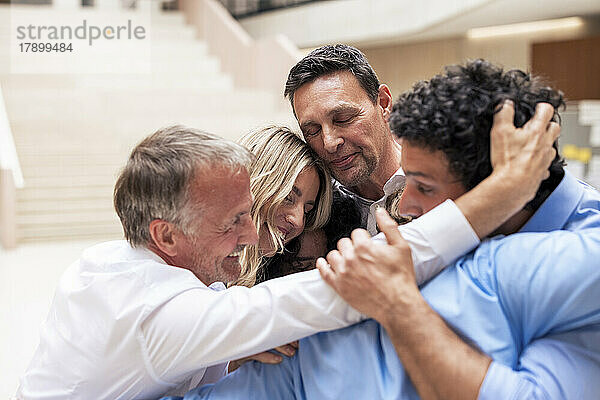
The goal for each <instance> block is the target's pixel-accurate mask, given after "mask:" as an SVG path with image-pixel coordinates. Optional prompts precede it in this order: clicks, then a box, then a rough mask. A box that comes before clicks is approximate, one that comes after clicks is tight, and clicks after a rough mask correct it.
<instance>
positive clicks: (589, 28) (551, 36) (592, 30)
mask: <svg viewBox="0 0 600 400" xmlns="http://www.w3.org/2000/svg"><path fill="white" fill-rule="evenodd" d="M599 25H600V24H599V23H598V18H596V19H592V20H587V21H586V23H585V24H584V25H583V26H582V27H580V28H574V29H571V30H565V31H554V32H545V33H537V34H529V35H521V36H506V37H502V38H494V39H467V38H466V37H457V38H449V39H442V40H436V41H430V42H419V43H409V44H398V45H390V46H384V47H376V48H367V47H361V50H362V51H363V52H364V53H365V55H366V56H367V58H368V59H369V62H370V63H371V65H372V66H373V68H374V69H375V71H376V72H377V75H378V77H379V79H380V81H381V82H384V83H386V84H388V85H389V86H390V88H391V90H392V94H393V96H394V98H395V97H397V96H398V95H399V94H400V93H402V92H403V91H405V90H408V89H410V88H411V86H412V85H413V84H414V82H416V81H418V80H422V79H429V78H431V77H432V76H433V75H435V74H437V73H439V72H441V71H442V69H443V67H444V66H445V65H448V64H456V63H463V62H465V61H466V60H469V59H475V58H485V59H488V60H490V61H492V62H494V63H497V64H501V65H503V66H504V67H505V68H519V69H523V70H529V69H530V62H531V61H530V52H531V44H532V43H538V42H548V41H557V40H566V39H576V38H583V37H588V36H590V35H593V34H598V33H600V29H599ZM557 62H560V60H557Z"/></svg>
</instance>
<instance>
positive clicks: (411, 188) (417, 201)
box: [398, 140, 467, 217]
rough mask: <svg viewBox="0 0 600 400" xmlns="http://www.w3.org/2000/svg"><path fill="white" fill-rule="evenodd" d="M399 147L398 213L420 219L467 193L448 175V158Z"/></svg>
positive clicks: (417, 148)
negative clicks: (400, 184)
mask: <svg viewBox="0 0 600 400" xmlns="http://www.w3.org/2000/svg"><path fill="white" fill-rule="evenodd" d="M401 144H402V169H403V170H404V174H405V175H406V186H405V188H404V192H403V193H402V196H401V197H400V202H399V205H398V208H399V213H400V214H401V215H404V216H411V217H420V216H421V215H423V214H425V213H426V212H428V211H429V210H431V209H432V208H434V207H435V206H437V205H438V204H440V203H443V202H444V201H446V200H447V199H451V200H456V199H457V198H458V197H460V196H461V195H462V194H464V193H465V192H466V191H467V190H466V189H465V187H464V185H463V184H462V183H461V182H460V180H459V179H458V178H457V177H456V176H455V175H454V174H453V173H452V172H450V168H449V165H448V159H447V158H446V155H445V154H444V153H443V152H441V151H439V150H438V151H431V150H429V149H427V148H424V147H420V146H418V145H416V144H411V143H410V142H407V141H406V140H403V141H402V142H401Z"/></svg>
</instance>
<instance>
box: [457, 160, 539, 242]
mask: <svg viewBox="0 0 600 400" xmlns="http://www.w3.org/2000/svg"><path fill="white" fill-rule="evenodd" d="M533 194H535V192H532V191H531V190H529V191H528V190H524V189H523V188H519V187H518V184H517V183H516V182H514V179H513V177H512V176H511V175H510V174H508V173H505V172H494V173H492V175H490V176H488V177H487V178H486V179H484V180H483V181H481V182H480V183H479V184H478V185H477V186H476V187H474V188H473V189H472V190H470V191H469V192H467V193H465V194H464V195H462V196H461V197H459V198H458V199H457V200H455V203H456V206H457V207H458V208H459V209H460V211H461V212H462V213H463V215H464V216H465V218H466V219H467V220H468V221H469V223H470V224H471V227H472V228H473V230H474V231H475V233H476V234H477V236H478V237H479V238H481V239H482V238H484V237H486V236H488V235H490V234H491V233H492V232H494V231H495V230H496V229H498V227H500V225H502V224H503V223H504V222H506V221H507V220H508V219H509V218H510V217H512V216H513V215H515V214H516V213H517V212H519V211H520V210H521V209H522V208H523V207H524V206H525V205H526V204H527V203H528V202H529V201H530V200H531V199H532V198H533Z"/></svg>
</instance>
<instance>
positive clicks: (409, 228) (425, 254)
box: [374, 200, 479, 285]
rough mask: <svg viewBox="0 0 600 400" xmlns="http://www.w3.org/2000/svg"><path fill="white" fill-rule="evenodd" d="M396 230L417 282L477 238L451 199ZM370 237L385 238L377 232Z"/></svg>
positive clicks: (469, 247) (474, 244)
mask: <svg viewBox="0 0 600 400" xmlns="http://www.w3.org/2000/svg"><path fill="white" fill-rule="evenodd" d="M398 229H399V230H400V233H401V234H402V237H403V238H404V240H406V241H407V242H408V244H409V246H410V249H411V251H412V257H413V264H414V268H415V276H416V279H417V284H419V285H422V284H424V283H425V282H427V281H428V280H430V279H431V278H433V277H434V276H436V275H437V274H438V273H439V272H440V271H441V270H443V269H444V267H445V266H447V265H449V264H451V263H452V262H453V261H455V260H456V259H457V258H459V257H461V256H463V255H465V254H466V253H468V252H469V251H471V250H473V249H474V248H475V247H477V245H478V244H479V237H478V236H477V234H476V233H475V231H474V230H473V228H472V227H471V225H470V224H469V221H467V219H466V218H465V216H464V215H463V214H462V212H461V211H460V209H459V208H458V207H457V206H456V204H455V203H454V202H453V201H452V200H446V201H445V202H443V203H442V204H440V205H438V206H437V207H435V208H433V209H432V210H431V211H429V212H428V213H426V214H423V215H422V216H421V217H419V218H417V219H415V220H414V221H412V222H410V223H408V224H405V225H401V226H400V227H399V228H398ZM374 240H376V241H385V236H384V235H383V233H380V234H378V235H377V236H375V237H374Z"/></svg>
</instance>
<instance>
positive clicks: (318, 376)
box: [186, 60, 600, 399]
mask: <svg viewBox="0 0 600 400" xmlns="http://www.w3.org/2000/svg"><path fill="white" fill-rule="evenodd" d="M507 100H510V101H511V103H510V105H509V109H510V110H511V111H512V112H511V113H510V114H508V115H507V114H506V113H500V112H498V108H499V106H501V105H502V104H503V103H505V102H506V101H507ZM540 102H548V103H550V104H552V107H553V110H555V111H556V110H557V109H558V107H559V106H561V105H562V104H563V99H562V96H561V95H560V93H559V92H556V91H554V90H552V89H550V88H547V87H545V86H543V85H542V84H541V83H540V82H539V81H538V80H537V79H535V78H532V77H531V76H529V75H527V74H525V73H523V72H521V71H508V72H505V71H503V70H502V69H501V68H498V67H496V66H494V65H492V64H490V63H488V62H485V61H482V60H478V61H474V62H470V63H468V64H467V65H465V66H453V67H449V68H447V69H446V72H445V73H444V74H442V75H438V76H436V77H434V78H433V79H431V80H430V81H428V82H421V83H418V84H417V85H416V86H415V87H414V88H413V90H412V91H410V92H408V93H406V94H404V95H403V96H401V98H400V99H399V100H398V102H397V103H396V105H395V106H394V109H393V111H392V113H391V114H392V115H391V118H390V120H391V127H392V130H393V132H394V134H396V135H397V136H398V137H399V138H400V140H401V143H402V163H403V169H404V172H405V174H406V189H405V191H404V193H403V195H402V197H401V199H400V204H399V207H400V208H401V209H402V211H403V212H404V213H408V214H410V215H412V216H413V217H418V216H419V215H421V214H423V213H425V212H427V211H428V210H429V209H431V208H432V207H434V206H435V205H436V204H437V203H439V202H442V201H444V200H446V199H452V198H457V197H458V196H461V195H462V194H464V193H465V192H466V191H467V190H468V189H469V188H470V187H473V186H475V185H478V184H480V182H483V181H485V178H486V176H487V175H488V174H489V173H490V171H491V170H492V166H493V165H494V164H495V163H496V162H497V160H495V158H494V155H493V154H492V156H489V155H488V152H489V148H490V140H491V141H495V140H497V139H498V137H497V136H496V135H494V130H493V129H492V126H502V125H504V124H511V125H512V123H513V121H514V123H515V124H516V125H517V126H518V127H519V128H518V129H517V132H515V133H516V134H517V135H519V134H521V133H523V132H524V131H523V130H522V128H523V127H524V126H525V125H523V124H525V121H527V120H528V119H529V118H530V117H531V115H532V114H533V112H534V110H535V109H536V108H538V107H539V105H538V104H539V103H540ZM505 107H506V106H505ZM513 110H514V111H513ZM513 112H514V114H513ZM504 145H507V146H509V145H510V143H509V142H506V143H504ZM523 152H528V149H523ZM378 214H379V215H378V216H377V219H378V223H379V225H380V227H381V228H382V231H383V232H384V233H385V235H386V237H387V240H388V242H389V244H374V243H373V241H372V240H371V239H370V237H369V235H368V233H367V232H366V231H361V230H357V231H354V232H353V234H352V239H342V240H341V241H340V242H339V244H338V250H337V251H333V252H330V253H329V254H328V256H327V261H328V262H325V260H323V259H320V260H319V261H318V263H317V265H318V267H319V269H320V271H321V274H322V276H323V277H324V279H325V280H326V282H328V283H329V284H330V285H331V286H332V287H333V288H334V289H335V290H336V291H337V292H338V293H339V294H340V295H341V296H342V297H343V298H344V299H346V300H347V301H348V302H349V303H350V304H351V305H353V306H354V307H355V308H356V309H357V310H359V311H361V312H363V313H364V314H366V315H369V316H371V317H373V318H374V320H367V321H365V322H362V323H360V324H358V325H355V326H352V327H349V328H345V329H341V330H338V331H333V332H326V333H320V334H317V335H313V336H311V337H308V338H305V339H303V340H302V341H301V342H300V346H299V350H298V353H297V354H296V356H295V357H294V358H290V359H287V360H285V361H284V362H283V363H281V364H280V365H277V366H261V365H258V364H255V365H247V366H245V367H242V368H240V370H238V371H236V373H234V374H232V375H230V376H227V377H225V378H224V379H222V380H221V381H219V382H218V383H217V384H216V385H214V386H209V387H203V388H200V389H197V390H196V391H195V392H193V393H190V397H186V399H188V398H190V399H199V398H207V399H230V398H231V399H234V398H241V397H243V396H244V395H246V396H248V394H249V393H251V397H252V398H253V399H269V398H285V399H334V398H335V399H339V398H356V399H384V398H385V399H388V398H393V399H416V398H419V397H420V398H424V399H474V398H480V399H525V398H527V399H530V398H531V399H558V398H561V399H562V398H566V399H595V398H597V396H598V392H599V391H600V379H599V378H600V329H599V328H598V327H599V326H600V304H599V303H598V295H597V294H598V292H599V291H600V268H598V262H597V259H598V258H599V257H600V229H598V228H599V227H600V194H599V193H598V192H597V191H596V190H594V189H593V188H591V187H589V186H587V185H585V184H584V183H581V182H578V181H577V180H576V179H575V178H574V177H573V176H571V175H570V174H569V173H568V172H565V171H564V170H563V168H562V161H561V159H560V157H558V156H557V157H555V159H554V161H553V163H552V165H551V167H550V168H549V169H548V174H547V179H545V180H544V183H542V185H541V186H540V190H538V191H537V195H536V196H535V198H534V199H533V201H531V202H529V203H528V205H527V206H525V207H524V208H522V209H521V210H519V211H517V212H515V213H513V214H511V215H506V219H507V222H506V223H505V224H503V225H502V226H501V227H500V229H499V231H498V232H502V233H503V234H504V235H506V236H497V237H494V238H491V239H488V240H485V241H483V242H482V244H481V245H480V246H479V247H478V248H477V249H476V250H475V251H474V252H472V253H470V254H468V255H467V256H464V257H463V258H461V259H459V260H458V261H457V262H456V263H454V264H453V265H452V266H450V267H448V268H447V269H445V270H444V271H443V272H442V273H441V274H440V275H438V276H437V277H435V278H433V279H432V280H431V281H430V282H428V283H427V284H425V285H424V286H422V287H421V288H420V289H419V288H418V287H417V285H416V284H415V274H414V271H413V268H412V264H411V262H410V251H409V250H408V246H407V245H406V243H405V242H404V241H403V239H402V236H401V235H400V233H399V232H398V230H397V226H396V224H395V223H394V222H393V221H392V220H391V219H390V218H389V217H388V216H387V215H386V214H385V213H383V212H379V213H378ZM452 234H453V232H452V231H448V232H447V235H452Z"/></svg>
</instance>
